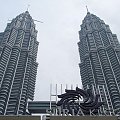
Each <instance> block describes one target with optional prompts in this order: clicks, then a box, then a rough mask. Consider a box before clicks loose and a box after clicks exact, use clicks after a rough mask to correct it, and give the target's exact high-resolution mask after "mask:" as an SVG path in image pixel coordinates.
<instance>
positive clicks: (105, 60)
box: [78, 12, 120, 114]
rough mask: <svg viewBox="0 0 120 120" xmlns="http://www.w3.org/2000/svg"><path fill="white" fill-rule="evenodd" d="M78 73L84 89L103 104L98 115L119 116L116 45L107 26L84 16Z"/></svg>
mask: <svg viewBox="0 0 120 120" xmlns="http://www.w3.org/2000/svg"><path fill="white" fill-rule="evenodd" d="M79 38H80V42H79V43H78V46H79V53H80V60H81V62H80V64H79V66H80V73H81V79H82V84H83V88H84V89H88V88H90V89H92V90H93V91H94V92H95V93H97V94H99V95H100V101H104V107H101V110H100V112H101V113H102V112H103V111H108V112H106V113H107V114H120V44H119V42H118V39H117V36H116V35H115V34H113V33H112V32H111V30H110V28H109V26H108V25H106V24H105V23H104V21H103V20H101V19H100V18H99V17H97V16H95V15H93V14H90V13H89V12H88V13H87V15H86V17H85V18H84V20H83V22H82V25H81V30H80V31H79Z"/></svg>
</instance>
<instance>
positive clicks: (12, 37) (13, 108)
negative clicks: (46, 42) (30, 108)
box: [0, 11, 39, 115]
mask: <svg viewBox="0 0 120 120" xmlns="http://www.w3.org/2000/svg"><path fill="white" fill-rule="evenodd" d="M36 37H37V31H36V30H35V24H34V22H33V19H32V17H31V16H30V14H29V12H28V11H26V12H25V13H22V14H20V15H18V16H17V17H16V18H15V19H13V20H12V21H11V23H8V24H7V27H6V29H5V31H4V32H2V33H0V115H22V114H25V108H26V105H27V101H28V99H30V100H33V97H34V88H35V81H36V74H37V66H38V63H37V62H36V57H37V50H38V44H39V43H38V41H37V40H36Z"/></svg>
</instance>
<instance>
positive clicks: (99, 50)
mask: <svg viewBox="0 0 120 120" xmlns="http://www.w3.org/2000/svg"><path fill="white" fill-rule="evenodd" d="M79 36H80V42H79V43H78V46H79V52H80V60H81V62H80V64H79V66H80V73H81V79H82V84H83V88H84V89H85V90H86V89H88V88H89V89H91V90H92V91H94V93H97V94H99V95H100V99H99V100H100V101H102V102H104V106H103V107H101V108H100V111H99V112H100V113H101V114H102V112H104V111H107V112H106V114H108V115H113V114H114V115H116V114H120V44H119V42H118V39H117V37H116V35H115V34H112V32H111V30H110V28H109V26H108V25H106V24H105V23H104V21H103V20H101V19H100V18H98V17H97V16H95V15H93V14H90V13H89V12H88V13H87V15H86V17H85V18H84V20H83V23H82V25H81V30H80V31H79ZM36 37H37V31H36V29H35V24H34V21H33V19H32V18H31V16H30V14H29V12H28V11H26V12H25V13H22V14H20V15H18V16H17V17H16V18H15V19H13V20H12V22H11V23H8V24H7V27H6V29H5V31H4V32H2V33H0V115H24V114H26V106H27V102H28V100H29V99H30V100H33V97H34V89H35V81H36V73H37V66H38V63H37V62H36V57H37V50H38V44H39V43H38V41H37V40H36Z"/></svg>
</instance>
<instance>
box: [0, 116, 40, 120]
mask: <svg viewBox="0 0 120 120" xmlns="http://www.w3.org/2000/svg"><path fill="white" fill-rule="evenodd" d="M0 120H40V116H0Z"/></svg>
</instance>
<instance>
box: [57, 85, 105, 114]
mask: <svg viewBox="0 0 120 120" xmlns="http://www.w3.org/2000/svg"><path fill="white" fill-rule="evenodd" d="M65 92H66V93H64V94H61V95H58V98H61V100H60V101H58V103H57V106H58V107H61V108H62V110H63V109H67V110H68V111H69V113H68V114H71V115H73V112H74V115H77V114H78V111H79V115H80V114H81V115H83V114H84V115H90V114H91V111H92V113H93V114H98V109H99V107H100V106H101V105H103V102H99V101H98V99H99V95H98V94H97V95H94V94H93V93H92V92H91V90H90V89H88V90H87V91H85V90H82V89H80V88H78V87H76V90H65Z"/></svg>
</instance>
